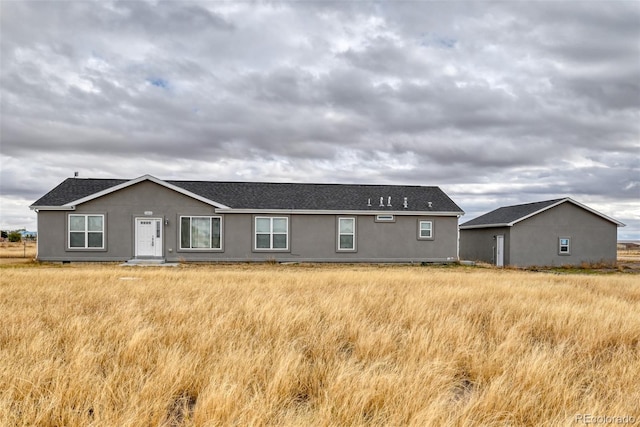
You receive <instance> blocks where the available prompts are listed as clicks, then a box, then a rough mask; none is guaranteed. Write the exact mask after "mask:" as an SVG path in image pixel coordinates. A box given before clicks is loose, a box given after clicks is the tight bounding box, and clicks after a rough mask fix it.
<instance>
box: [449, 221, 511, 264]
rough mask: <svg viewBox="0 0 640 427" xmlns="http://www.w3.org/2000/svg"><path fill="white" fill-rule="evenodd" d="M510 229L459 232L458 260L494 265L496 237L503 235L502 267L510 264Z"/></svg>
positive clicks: (494, 228) (478, 229)
mask: <svg viewBox="0 0 640 427" xmlns="http://www.w3.org/2000/svg"><path fill="white" fill-rule="evenodd" d="M510 232H511V228H510V227H492V228H473V229H468V230H460V259H464V260H469V261H482V262H486V263H489V264H494V265H495V263H496V239H495V236H497V235H500V234H502V235H504V265H509V262H510V256H509V255H510V246H511V243H510V241H511V239H510Z"/></svg>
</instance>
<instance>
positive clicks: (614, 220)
mask: <svg viewBox="0 0 640 427" xmlns="http://www.w3.org/2000/svg"><path fill="white" fill-rule="evenodd" d="M566 201H568V202H571V203H573V204H574V205H576V206H579V207H581V208H582V209H585V210H587V211H589V212H591V213H592V214H594V215H598V216H599V217H601V218H603V219H606V220H607V221H611V222H613V223H614V224H616V225H617V226H618V227H626V224H624V223H622V222H620V221H618V220H616V219H613V218H611V217H610V216H607V215H605V214H603V213H602V212H598V211H597V210H595V209H591V208H590V207H589V206H585V205H583V204H582V203H580V202H576V201H575V200H573V199H571V198H569V197H567V198H566Z"/></svg>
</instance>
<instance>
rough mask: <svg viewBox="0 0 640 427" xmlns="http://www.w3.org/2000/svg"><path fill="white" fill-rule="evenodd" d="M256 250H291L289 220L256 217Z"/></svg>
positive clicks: (284, 218) (285, 218)
mask: <svg viewBox="0 0 640 427" xmlns="http://www.w3.org/2000/svg"><path fill="white" fill-rule="evenodd" d="M255 248H256V249H269V250H277V249H280V250H287V249H288V248H289V218H287V217H256V239H255Z"/></svg>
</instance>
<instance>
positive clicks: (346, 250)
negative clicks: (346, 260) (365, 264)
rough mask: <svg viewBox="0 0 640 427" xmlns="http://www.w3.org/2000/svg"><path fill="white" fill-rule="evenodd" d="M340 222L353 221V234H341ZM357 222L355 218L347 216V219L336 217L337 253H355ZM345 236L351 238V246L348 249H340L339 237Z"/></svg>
mask: <svg viewBox="0 0 640 427" xmlns="http://www.w3.org/2000/svg"><path fill="white" fill-rule="evenodd" d="M342 220H351V221H353V232H351V233H341V232H340V222H341V221H342ZM356 227H357V221H356V218H355V217H352V216H349V217H344V216H342V217H338V241H337V245H336V247H337V250H338V252H355V251H356V247H357V246H356V236H357V228H356ZM342 235H345V236H353V245H352V247H350V248H341V247H340V236H342Z"/></svg>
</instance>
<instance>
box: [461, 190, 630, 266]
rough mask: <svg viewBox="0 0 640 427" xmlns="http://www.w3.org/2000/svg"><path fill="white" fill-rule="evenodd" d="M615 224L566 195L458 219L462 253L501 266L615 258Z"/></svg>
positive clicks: (593, 261) (602, 260)
mask: <svg viewBox="0 0 640 427" xmlns="http://www.w3.org/2000/svg"><path fill="white" fill-rule="evenodd" d="M618 227H624V224H623V223H621V222H620V221H617V220H615V219H613V218H611V217H608V216H606V215H604V214H602V213H600V212H598V211H596V210H594V209H592V208H590V207H588V206H585V205H583V204H582V203H579V202H577V201H575V200H573V199H571V198H568V197H566V198H563V199H554V200H546V201H542V202H535V203H526V204H521V205H513V206H504V207H501V208H498V209H495V210H493V211H491V212H488V213H486V214H484V215H481V216H479V217H477V218H475V219H472V220H471V221H467V222H465V223H464V224H461V225H460V258H461V259H467V260H474V261H483V262H487V263H491V264H494V265H496V266H499V267H502V266H507V265H510V266H517V267H529V266H560V265H581V264H583V263H607V264H613V263H615V262H616V258H617V235H618Z"/></svg>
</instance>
